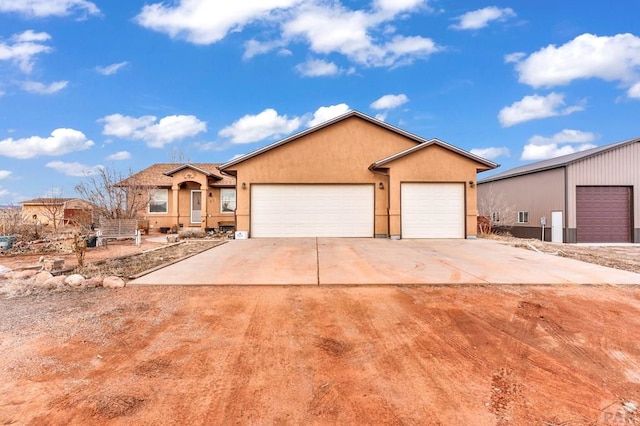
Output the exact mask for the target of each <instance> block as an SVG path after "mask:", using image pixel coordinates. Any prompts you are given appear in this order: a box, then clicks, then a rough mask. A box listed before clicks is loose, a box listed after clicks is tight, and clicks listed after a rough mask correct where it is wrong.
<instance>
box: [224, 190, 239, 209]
mask: <svg viewBox="0 0 640 426" xmlns="http://www.w3.org/2000/svg"><path fill="white" fill-rule="evenodd" d="M231 191H233V200H229V199H228V197H225V196H224V194H225V193H229V192H231ZM237 197H238V192H237V191H236V189H235V188H220V214H235V213H236V206H237V204H236V202H237ZM225 201H233V209H232V210H224V208H223V205H224V203H225Z"/></svg>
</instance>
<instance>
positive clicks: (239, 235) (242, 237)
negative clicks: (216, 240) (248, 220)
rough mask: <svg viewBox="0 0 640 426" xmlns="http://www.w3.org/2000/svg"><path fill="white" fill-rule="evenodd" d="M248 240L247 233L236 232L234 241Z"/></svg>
mask: <svg viewBox="0 0 640 426" xmlns="http://www.w3.org/2000/svg"><path fill="white" fill-rule="evenodd" d="M247 238H249V233H248V232H247V231H236V236H235V239H236V240H246V239H247Z"/></svg>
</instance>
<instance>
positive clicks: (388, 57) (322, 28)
mask: <svg viewBox="0 0 640 426" xmlns="http://www.w3.org/2000/svg"><path fill="white" fill-rule="evenodd" d="M389 19H391V17H390V16H388V15H380V14H376V13H368V12H366V11H361V10H356V11H354V10H349V9H346V8H344V7H343V6H342V5H340V4H339V3H334V4H332V5H327V4H322V5H320V4H313V3H308V4H304V5H303V6H301V7H300V8H298V10H296V13H295V14H294V17H293V18H292V19H291V20H289V21H287V22H285V23H284V24H283V26H282V27H283V37H284V38H285V39H286V40H289V41H293V40H303V41H306V42H307V43H308V44H309V47H310V49H311V50H312V51H313V52H315V53H317V54H331V53H339V54H342V55H344V56H346V57H347V58H349V59H350V60H351V61H353V62H356V63H358V64H361V65H363V66H367V67H383V66H396V65H403V64H406V63H410V62H412V61H413V60H415V59H417V58H427V57H428V56H430V55H431V54H433V53H436V52H438V51H440V50H442V49H441V48H440V47H439V46H437V45H436V44H435V42H433V40H431V39H428V38H424V37H420V36H414V37H405V36H400V35H396V36H393V37H392V38H391V39H387V40H386V41H384V42H382V43H375V42H374V37H373V36H372V34H371V33H372V32H375V31H377V30H378V29H379V27H381V26H382V25H383V24H385V22H387V21H388V20H389ZM387 37H388V35H387Z"/></svg>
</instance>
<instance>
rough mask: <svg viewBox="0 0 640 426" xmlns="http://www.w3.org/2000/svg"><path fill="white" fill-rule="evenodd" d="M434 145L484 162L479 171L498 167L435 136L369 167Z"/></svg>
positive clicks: (374, 166)
mask: <svg viewBox="0 0 640 426" xmlns="http://www.w3.org/2000/svg"><path fill="white" fill-rule="evenodd" d="M433 145H436V146H439V147H442V148H444V149H447V150H449V151H452V152H454V153H456V154H459V155H462V156H463V157H467V158H469V159H470V160H473V161H475V162H477V163H479V164H482V165H483V166H484V167H481V168H479V169H478V171H484V170H490V169H495V168H496V167H498V165H497V164H496V163H494V162H492V161H489V160H486V159H484V158H482V157H478V156H477V155H475V154H472V153H470V152H467V151H465V150H463V149H460V148H458V147H455V146H453V145H449V144H448V143H446V142H443V141H441V140H439V139H435V138H433V139H430V140H428V141H424V142H422V143H421V144H420V145H416V146H414V147H412V148H409V149H406V150H404V151H401V152H398V153H397V154H393V155H390V156H389V157H387V158H383V159H381V160H378V161H376V162H375V163H373V164H372V165H371V166H370V167H369V168H370V169H377V168H380V167H382V166H384V165H387V164H389V163H392V162H393V161H395V160H398V159H400V158H403V157H405V156H407V155H411V154H413V153H416V152H419V151H421V150H423V149H425V148H426V147H428V146H433Z"/></svg>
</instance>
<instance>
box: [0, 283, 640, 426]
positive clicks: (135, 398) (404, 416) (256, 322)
mask: <svg viewBox="0 0 640 426" xmlns="http://www.w3.org/2000/svg"><path fill="white" fill-rule="evenodd" d="M638 341H640V290H639V288H638V287H595V286H580V287H577V286H559V287H535V286H526V287H515V286H492V287H461V286H457V287H416V288H412V287H326V288H322V287H320V288H318V287H295V286H292V287H258V288H256V287H245V288H240V287H127V288H124V289H121V290H117V291H110V290H105V289H92V290H86V291H84V292H68V293H53V294H45V295H39V296H31V297H23V298H17V299H0V354H2V356H0V424H14V423H17V424H52V425H53V424H55V425H57V424H60V425H63V424H64V425H66V424H114V425H128V424H229V423H233V424H279V425H280V424H282V425H286V424H355V423H357V424H415V425H418V424H419V425H596V424H638V421H639V420H638V418H639V414H638V413H637V407H638V403H639V402H640V346H639V345H638ZM623 404H627V405H626V407H627V408H626V409H625V408H624V405H623ZM634 404H635V405H634ZM634 408H635V411H634ZM621 421H626V422H627V423H621Z"/></svg>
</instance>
